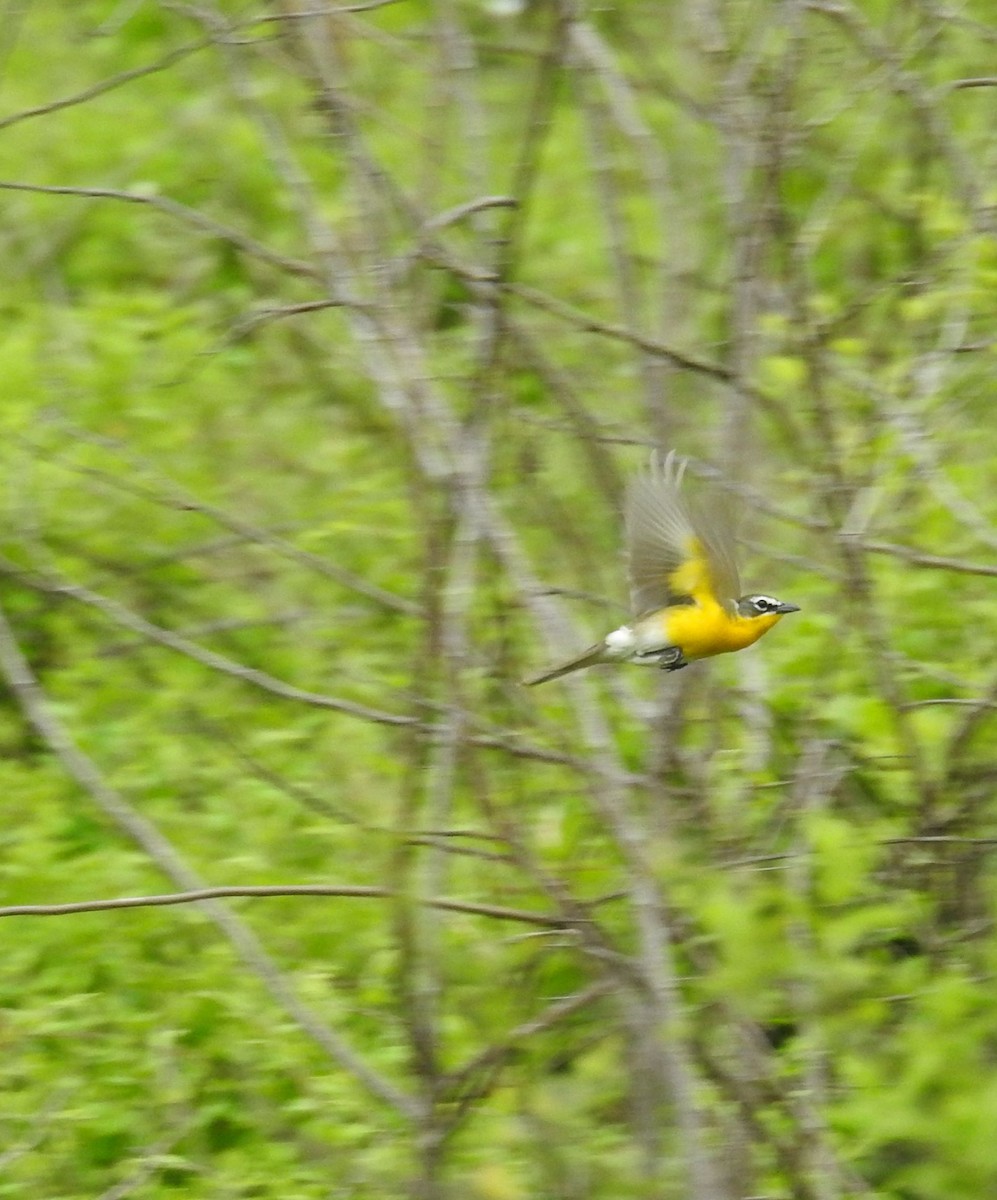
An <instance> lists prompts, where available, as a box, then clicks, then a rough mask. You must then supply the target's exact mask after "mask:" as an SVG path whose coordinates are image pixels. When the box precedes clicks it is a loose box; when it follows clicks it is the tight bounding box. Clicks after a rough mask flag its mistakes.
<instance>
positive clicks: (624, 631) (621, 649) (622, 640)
mask: <svg viewBox="0 0 997 1200" xmlns="http://www.w3.org/2000/svg"><path fill="white" fill-rule="evenodd" d="M635 641H636V639H635V638H634V631H633V630H632V629H631V628H630V627H629V626H627V625H621V626H620V628H619V629H614V630H613V632H612V633H607V634H606V650H607V652H608V653H609V654H611V655H612V656H613V657H614V658H623V657H624V656H625V655H627V654H629V653H630V652H631V651H632V650H633V648H634V643H635Z"/></svg>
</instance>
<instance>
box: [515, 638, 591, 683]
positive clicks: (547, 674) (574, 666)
mask: <svg viewBox="0 0 997 1200" xmlns="http://www.w3.org/2000/svg"><path fill="white" fill-rule="evenodd" d="M607 661H608V660H607V657H606V643H605V642H597V643H596V644H595V645H594V646H590V647H589V648H588V649H587V650H586V651H584V653H582V654H579V655H578V656H577V657H576V658H569V659H568V661H567V662H563V663H561V664H560V665H559V666H556V667H551V668H550V670H548V671H542V672H541V673H540V674H539V675H532V676H531V677H530V678H529V679H524V680H523V686H524V687H536V685H537V684H538V683H546V682H547V681H548V679H560V677H561V676H562V675H568V674H570V672H572V671H580V670H581V669H582V668H583V667H592V666H595V664H596V663H601V662H607Z"/></svg>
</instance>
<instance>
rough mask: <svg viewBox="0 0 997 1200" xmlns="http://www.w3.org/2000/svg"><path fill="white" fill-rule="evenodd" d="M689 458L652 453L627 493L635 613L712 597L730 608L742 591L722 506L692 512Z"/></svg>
mask: <svg viewBox="0 0 997 1200" xmlns="http://www.w3.org/2000/svg"><path fill="white" fill-rule="evenodd" d="M684 472H685V462H684V460H681V459H678V458H676V456H675V452H674V451H672V452H671V453H670V454H668V455H667V456H666V457H665V458H662V457H661V456H660V455H659V454H658V453H657V452H655V453H654V454H652V455H651V465H650V469H649V470H648V471H647V472H645V473H644V474H642V475H638V476H637V478H636V479H634V481H633V482H632V483H631V485H630V489H629V491H628V493H627V508H626V535H627V553H628V556H629V571H630V600H631V605H632V608H633V612H634V615H635V616H642V615H643V614H644V613H647V612H652V611H653V610H655V609H659V608H664V607H665V606H666V605H668V604H675V603H681V602H682V601H683V600H685V601H686V602H688V598H689V597H691V598H692V599H693V600H694V601H700V602H702V601H704V600H707V599H713V600H715V601H716V602H717V603H719V604H722V605H723V606H724V607H726V608H729V607H730V606H731V605H732V603H733V602H734V601H735V600H737V598H738V597H739V596H740V594H741V587H740V582H739V580H738V574H737V559H736V557H735V546H734V533H733V529H732V527H731V523H730V521H729V520H727V519H725V518H724V515H723V513H722V512H720V511H719V510H718V511H716V512H715V513H712V514H710V515H707V514H705V513H698V512H697V513H693V512H692V510H690V508H689V507H688V506H687V505H686V503H685V501H684V500H683V499H682V496H681V494H680V490H679V489H680V487H681V483H682V476H683V474H684Z"/></svg>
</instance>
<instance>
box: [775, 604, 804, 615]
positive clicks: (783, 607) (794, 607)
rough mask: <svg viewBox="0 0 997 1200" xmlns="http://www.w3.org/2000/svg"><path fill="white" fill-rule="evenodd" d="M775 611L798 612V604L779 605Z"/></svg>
mask: <svg viewBox="0 0 997 1200" xmlns="http://www.w3.org/2000/svg"><path fill="white" fill-rule="evenodd" d="M775 611H776V612H777V613H791V612H799V611H800V606H799V605H798V604H780V605H779V607H778V608H777V609H776V610H775Z"/></svg>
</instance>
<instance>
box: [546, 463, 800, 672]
mask: <svg viewBox="0 0 997 1200" xmlns="http://www.w3.org/2000/svg"><path fill="white" fill-rule="evenodd" d="M684 473H685V460H684V459H678V458H676V456H675V452H674V450H673V451H672V452H671V453H670V454H668V455H666V456H665V457H662V456H661V455H659V454H658V453H657V452H655V453H654V454H653V455H652V456H651V464H650V468H649V469H648V470H647V471H645V472H644V473H643V474H641V475H638V476H637V477H636V478H635V479H634V480H633V482H632V483H631V485H630V488H629V489H628V492H627V504H626V542H627V556H628V559H629V577H630V606H631V611H632V612H633V614H634V619H633V620H632V621H631V622H630V623H629V624H628V625H621V626H620V628H619V629H614V630H613V631H612V632H611V633H608V634H606V636H605V637H604V638H603V640H602V641H601V642H597V643H596V644H595V645H594V646H590V647H589V649H588V650H586V651H584V653H582V654H579V655H577V656H576V657H575V658H571V659H569V660H568V661H567V662H563V663H560V664H558V665H557V666H555V667H550V668H549V669H548V670H546V671H541V673H540V674H539V675H534V676H532V677H531V678H530V679H525V680H524V681H523V682H524V683H525V684H526V686H527V687H533V686H534V685H536V684H538V683H546V682H547V681H548V680H549V679H558V678H559V677H560V676H561V675H567V674H568V673H569V672H571V671H580V670H581V669H582V668H583V667H593V666H595V665H596V664H597V663H607V662H634V663H647V664H649V665H651V666H657V667H660V668H661V669H662V670H664V671H678V670H679V669H680V668H682V667H685V666H688V664H689V663H690V662H694V661H695V660H696V659H698V658H709V657H711V656H712V655H714V654H727V653H729V652H730V651H732V650H743V649H744V648H745V646H750V645H751V644H752V642H757V641H758V639H759V638H760V637H761V636H762V634H763V633H766V632H767V631H768V630H770V629H771V628H772V626H773V625H775V624H776V623H777V622H779V621H781V620H782V618H783V616H785V614H786V613H792V612H799V606H798V605H796V604H787V603H786V602H785V601H783V600H777V599H776V598H775V597H774V596H766V595H762V594H760V593H757V592H754V593H751V594H750V595H747V596H742V595H741V584H740V580H739V577H738V570H737V559H736V555H735V540H734V531H733V527H732V524H731V522H730V520H729V519H725V518H724V516H723V515H722V514H721V513H720V512H717V513H715V514H713V515H710V516H707V515H706V514H704V513H700V512H698V511H695V512H694V511H693V510H692V509H690V508H689V506H688V505H687V504H686V503H685V501H684V500H683V498H682V494H681V485H682V476H683V474H684Z"/></svg>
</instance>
